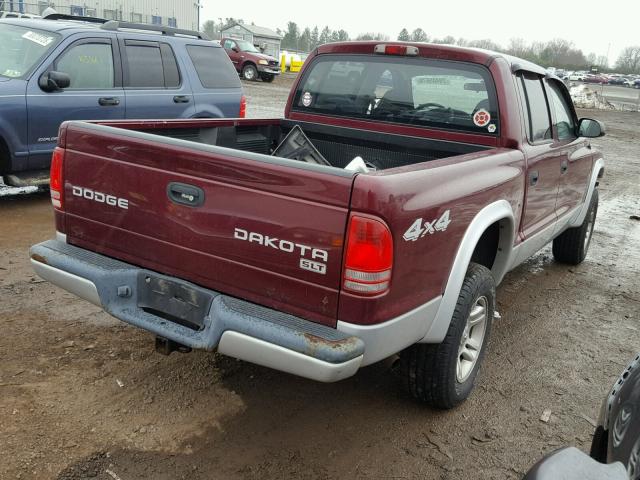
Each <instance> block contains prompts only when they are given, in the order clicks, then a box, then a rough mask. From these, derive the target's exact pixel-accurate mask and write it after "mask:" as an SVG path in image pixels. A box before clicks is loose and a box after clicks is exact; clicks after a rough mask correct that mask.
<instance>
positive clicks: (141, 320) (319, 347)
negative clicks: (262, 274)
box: [30, 240, 365, 382]
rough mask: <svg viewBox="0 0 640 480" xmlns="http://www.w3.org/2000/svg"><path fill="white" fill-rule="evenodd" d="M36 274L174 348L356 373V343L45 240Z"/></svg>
mask: <svg viewBox="0 0 640 480" xmlns="http://www.w3.org/2000/svg"><path fill="white" fill-rule="evenodd" d="M30 256H31V264H32V266H33V268H34V270H35V271H36V273H37V274H38V275H39V276H40V277H42V278H44V279H45V280H48V281H49V282H51V283H52V284H54V285H58V286H59V287H61V288H63V289H65V290H67V291H69V292H71V293H74V294H75V295H77V296H79V297H81V298H83V299H85V300H88V301H89V302H91V303H93V304H95V305H98V306H100V307H102V308H103V309H104V310H105V311H107V312H108V313H110V314H111V315H113V316H114V317H116V318H118V319H120V320H122V321H124V322H126V323H129V324H131V325H134V326H136V327H140V328H142V329H144V330H147V331H149V332H151V333H153V334H155V335H157V336H161V337H164V338H167V339H169V340H172V341H174V342H177V343H179V344H182V345H185V346H188V347H191V348H199V349H205V350H214V349H216V348H217V350H218V351H219V352H220V353H222V354H225V355H229V356H232V357H235V358H240V359H242V360H246V361H249V362H252V363H256V364H259V365H263V366H266V367H270V368H274V369H276V370H280V371H284V372H287V373H292V374H294V375H299V376H301V377H306V378H310V379H312V380H317V381H321V382H334V381H338V380H342V379H344V378H347V377H350V376H352V375H353V374H355V372H356V371H357V370H358V368H359V367H360V365H361V363H362V360H363V355H364V347H365V345H364V342H363V341H362V339H360V338H358V337H357V336H353V335H349V334H347V333H343V332H340V331H338V330H336V329H333V328H329V327H326V326H324V325H319V324H316V323H313V322H310V321H308V320H304V319H302V318H298V317H294V316H293V315H288V314H285V313H282V312H278V311H275V310H271V309H269V308H265V307H262V306H260V305H256V304H252V303H250V302H246V301H244V300H240V299H237V298H233V297H229V296H226V295H223V294H221V293H218V292H215V291H213V290H208V289H204V288H202V287H199V286H197V285H194V284H191V283H189V282H187V281H184V280H180V279H177V278H175V277H168V276H165V275H161V274H158V273H156V272H153V271H150V270H145V269H142V268H139V267H136V266H134V265H130V264H127V263H124V262H121V261H119V260H115V259H112V258H109V257H106V256H103V255H100V254H97V253H94V252H90V251H88V250H85V249H82V248H78V247H75V246H73V245H68V244H66V243H64V242H63V241H59V240H49V241H46V242H43V243H40V244H38V245H34V246H33V247H32V248H31V251H30Z"/></svg>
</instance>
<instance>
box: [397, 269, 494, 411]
mask: <svg viewBox="0 0 640 480" xmlns="http://www.w3.org/2000/svg"><path fill="white" fill-rule="evenodd" d="M495 297H496V287H495V281H494V279H493V276H492V275H491V272H490V271H489V269H487V268H486V267H484V266H482V265H478V264H476V263H472V264H470V265H469V268H468V270H467V274H466V276H465V279H464V282H463V283H462V288H461V289H460V295H459V296H458V302H457V303H456V307H455V310H454V312H453V316H452V317H451V324H450V325H449V330H448V332H447V335H446V337H445V339H444V340H443V341H442V343H440V344H422V343H419V344H416V345H412V346H411V347H409V348H407V349H406V350H404V351H403V352H402V353H401V354H400V359H401V363H400V365H401V372H402V373H401V374H402V377H403V380H404V382H405V385H406V387H407V389H408V391H409V393H410V394H411V395H412V396H413V397H414V398H416V399H417V400H419V401H421V402H423V403H426V404H427V405H430V406H432V407H435V408H442V409H449V408H453V407H455V406H456V405H458V404H460V403H461V402H463V401H464V400H466V399H467V398H468V397H469V395H470V394H471V391H472V390H473V387H474V383H475V380H476V377H477V375H478V371H479V369H480V364H481V363H482V359H483V358H484V353H485V350H486V346H487V343H488V341H489V334H490V332H491V320H492V319H493V313H494V310H495Z"/></svg>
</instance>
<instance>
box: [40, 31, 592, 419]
mask: <svg viewBox="0 0 640 480" xmlns="http://www.w3.org/2000/svg"><path fill="white" fill-rule="evenodd" d="M603 134H604V125H602V124H601V123H600V122H598V121H596V120H592V119H581V120H579V119H578V118H577V116H576V112H575V110H574V107H573V104H572V102H571V99H570V97H569V94H568V92H567V89H566V87H565V86H564V84H563V83H562V81H560V80H559V79H558V78H555V77H553V76H550V75H548V74H547V72H546V71H545V70H544V69H542V68H540V67H538V66H536V65H534V64H532V63H529V62H527V61H524V60H520V59H517V58H512V57H509V56H505V55H501V54H497V53H493V52H488V51H482V50H476V49H469V48H460V47H453V46H442V45H429V44H420V43H397V42H392V43H384V42H383V43H380V42H351V43H334V44H329V45H323V46H321V47H319V48H318V49H316V50H315V51H314V52H313V53H312V55H311V56H310V57H309V58H308V60H307V61H306V63H305V65H304V68H303V70H302V72H301V73H300V75H299V77H298V79H297V81H296V82H295V84H294V85H293V87H292V91H291V93H290V96H289V99H288V102H287V105H286V108H285V114H284V118H278V119H216V120H210V119H192V120H166V121H165V120H157V121H152V120H147V121H130V120H122V121H114V120H111V121H104V122H81V121H70V122H66V123H64V124H63V125H62V126H61V128H60V132H59V138H58V145H57V147H56V149H55V152H54V154H53V158H52V166H51V185H50V187H51V200H52V203H53V207H54V210H55V225H56V230H57V235H56V238H55V239H52V240H49V241H45V242H44V243H40V244H38V245H35V246H33V247H32V248H31V251H30V257H31V262H32V265H33V268H34V269H35V271H36V272H37V273H38V275H40V276H41V277H42V278H44V279H46V280H48V281H50V282H51V283H53V284H55V285H58V286H60V287H62V288H64V289H66V290H68V291H70V292H72V293H74V294H76V295H78V296H79V297H82V298H84V299H86V300H88V301H90V302H92V303H94V304H96V305H98V306H100V307H102V308H103V309H104V310H106V311H107V312H108V313H110V314H111V315H113V316H115V317H116V318H118V319H120V320H122V321H124V322H127V323H129V324H131V325H134V326H137V327H140V328H142V329H145V330H147V331H149V332H151V333H152V334H153V335H154V336H155V338H156V348H157V349H158V350H160V351H162V352H164V353H171V352H172V351H175V350H178V351H183V352H185V351H189V350H191V349H194V348H198V349H205V350H208V351H213V350H217V351H218V352H219V353H221V354H224V355H229V356H232V357H236V358H239V359H242V360H245V361H248V362H253V363H256V364H260V365H263V366H268V367H271V368H274V369H278V370H281V371H284V372H289V373H292V374H295V375H299V376H302V377H307V378H310V379H314V380H318V381H324V382H332V381H337V380H341V379H344V378H347V377H350V376H352V375H354V374H355V373H356V371H357V370H358V369H359V368H360V367H363V366H365V365H369V364H372V363H374V362H378V361H380V360H382V359H385V358H388V357H392V356H394V355H398V358H399V363H397V365H398V372H400V374H401V375H402V378H403V379H404V383H405V384H406V387H407V389H408V392H409V393H410V394H411V395H412V396H413V397H415V398H416V399H418V400H419V401H421V402H424V403H426V404H428V405H431V406H434V407H437V408H452V407H454V406H455V405H457V404H459V403H460V402H462V401H463V400H465V399H466V398H467V397H468V396H469V395H470V393H471V391H472V389H473V386H474V382H475V379H476V376H477V374H478V370H479V368H480V364H481V361H482V359H483V356H484V354H485V351H486V349H487V344H488V340H489V334H490V330H491V323H492V320H493V318H494V315H495V308H496V307H495V305H496V285H498V284H499V283H500V281H501V280H502V279H503V277H504V275H505V274H506V273H507V272H508V271H509V270H510V269H513V268H514V267H515V266H517V265H518V264H520V263H521V262H523V261H524V260H525V259H527V258H528V257H529V256H531V255H532V254H534V253H535V252H536V251H538V250H540V249H541V248H542V247H543V246H545V245H547V244H548V243H550V242H553V255H554V257H555V259H556V260H557V261H559V262H563V263H568V264H578V263H580V262H582V261H583V260H584V258H585V256H586V254H587V250H588V248H589V244H590V240H591V235H592V232H593V226H594V221H595V217H596V212H597V207H598V190H597V185H598V180H599V178H600V177H601V176H602V175H603V173H604V162H603V158H602V155H601V153H600V152H599V151H598V150H597V149H595V148H593V147H592V145H591V143H590V138H591V137H598V136H601V135H603Z"/></svg>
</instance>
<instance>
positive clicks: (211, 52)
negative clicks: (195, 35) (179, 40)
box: [187, 45, 240, 88]
mask: <svg viewBox="0 0 640 480" xmlns="http://www.w3.org/2000/svg"><path fill="white" fill-rule="evenodd" d="M187 52H188V53H189V57H191V61H192V62H193V66H194V67H195V68H196V72H197V74H198V78H199V79H200V83H202V86H203V87H204V88H238V87H240V79H239V77H238V73H237V72H236V69H235V68H233V64H232V63H231V60H229V56H228V55H227V53H226V52H225V51H224V49H222V48H220V47H207V46H204V45H187Z"/></svg>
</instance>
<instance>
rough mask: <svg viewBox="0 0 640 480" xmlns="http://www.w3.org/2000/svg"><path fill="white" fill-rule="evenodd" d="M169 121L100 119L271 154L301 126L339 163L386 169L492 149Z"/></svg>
mask: <svg viewBox="0 0 640 480" xmlns="http://www.w3.org/2000/svg"><path fill="white" fill-rule="evenodd" d="M165 123H168V124H169V125H170V126H165V125H163V124H162V123H158V122H118V123H114V122H101V124H102V125H108V126H117V127H120V128H127V129H132V130H136V131H140V132H145V133H151V134H155V135H161V136H165V137H170V138H175V139H180V140H187V141H192V142H197V143H201V144H206V145H215V146H220V147H227V148H233V149H237V150H242V151H247V152H254V153H260V154H264V155H271V154H272V153H273V151H274V150H275V149H276V147H277V146H278V145H279V144H280V142H281V141H282V140H283V138H284V137H285V136H286V135H287V133H289V131H290V130H291V129H292V128H293V127H294V126H296V125H299V126H300V127H301V128H302V130H303V131H304V133H305V134H306V135H307V137H308V138H309V139H310V140H311V141H312V143H313V145H314V146H315V147H316V148H317V149H318V151H319V152H320V153H321V154H322V156H323V157H324V158H325V159H326V160H328V161H329V163H330V164H331V165H332V166H334V167H337V168H344V167H345V166H346V165H347V164H349V162H350V161H351V160H353V159H354V158H355V157H358V156H359V157H362V158H363V160H365V162H367V163H369V164H372V165H374V166H375V167H376V169H377V170H387V169H390V168H396V167H403V166H407V165H413V164H416V163H421V162H426V161H430V160H436V159H440V158H446V157H451V156H454V155H462V154H467V153H473V152H479V151H483V150H488V149H489V148H491V147H486V146H482V145H474V144H468V143H460V142H451V141H445V140H435V139H429V138H420V137H408V136H404V135H395V134H390V133H377V132H371V131H366V130H356V129H352V128H344V127H337V126H332V125H322V124H312V123H307V122H294V121H289V120H280V119H275V120H264V121H255V120H253V121H252V120H241V121H234V122H229V121H224V120H200V121H197V122H194V121H188V122H165Z"/></svg>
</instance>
